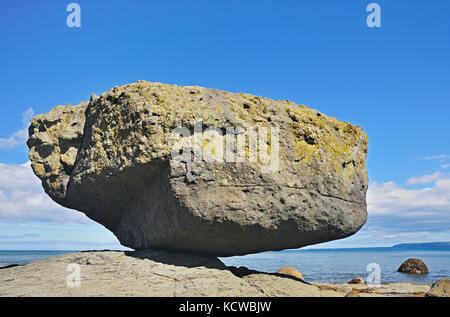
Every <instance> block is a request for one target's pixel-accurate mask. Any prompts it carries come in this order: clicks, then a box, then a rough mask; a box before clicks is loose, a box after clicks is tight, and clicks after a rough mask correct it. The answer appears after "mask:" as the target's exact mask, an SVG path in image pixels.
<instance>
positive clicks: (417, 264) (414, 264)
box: [397, 258, 428, 275]
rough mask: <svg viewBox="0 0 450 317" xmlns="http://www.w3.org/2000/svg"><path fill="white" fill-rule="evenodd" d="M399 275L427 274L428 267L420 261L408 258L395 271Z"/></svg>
mask: <svg viewBox="0 0 450 317" xmlns="http://www.w3.org/2000/svg"><path fill="white" fill-rule="evenodd" d="M397 271H398V272H401V273H409V274H418V275H422V274H428V267H427V266H426V264H425V263H424V262H423V261H422V260H421V259H416V258H410V259H408V260H406V261H405V262H403V263H402V265H400V267H399V268H398V270H397Z"/></svg>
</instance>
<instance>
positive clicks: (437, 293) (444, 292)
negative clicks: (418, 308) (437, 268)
mask: <svg viewBox="0 0 450 317" xmlns="http://www.w3.org/2000/svg"><path fill="white" fill-rule="evenodd" d="M425 296H426V297H450V278H446V279H443V280H439V281H436V282H435V283H434V284H433V285H432V286H431V288H430V290H429V291H428V293H427V294H426V295H425Z"/></svg>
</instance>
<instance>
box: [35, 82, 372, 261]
mask: <svg viewBox="0 0 450 317" xmlns="http://www.w3.org/2000/svg"><path fill="white" fill-rule="evenodd" d="M199 121H202V129H203V130H205V129H206V128H208V127H210V128H212V127H214V128H216V129H218V130H219V131H225V132H227V130H226V129H227V128H236V129H237V128H239V127H242V128H243V129H244V130H245V131H247V132H248V131H252V130H251V129H253V128H255V127H257V128H261V127H264V128H267V129H268V132H269V133H271V131H276V128H278V129H279V138H276V137H275V136H276V135H274V136H273V135H270V137H268V140H267V144H266V143H265V144H266V145H267V149H265V148H264V147H260V148H258V147H257V148H256V154H257V159H256V161H255V160H252V159H251V157H252V154H251V153H255V152H254V147H253V145H251V144H250V142H244V143H245V146H244V150H243V153H242V152H239V150H238V149H237V146H236V147H231V154H232V155H233V156H234V155H236V154H237V153H238V152H239V153H240V155H241V156H240V157H241V158H243V162H239V163H237V162H229V161H228V162H219V161H212V162H208V161H207V160H205V159H203V160H201V159H200V160H199V161H198V162H197V161H194V162H192V163H190V161H189V160H187V159H186V157H184V159H183V160H181V161H179V160H175V159H172V157H171V152H172V150H174V142H175V141H174V140H173V134H172V132H173V131H174V129H175V128H178V127H186V128H187V129H188V131H193V132H194V136H191V137H189V136H185V137H184V139H183V140H184V141H192V140H197V141H198V138H200V146H201V147H202V149H205V148H206V147H208V146H209V145H208V144H209V142H211V139H208V138H207V137H206V136H205V137H204V138H202V137H201V133H195V132H196V131H197V132H198V131H202V130H198V129H197V130H196V127H198V122H199ZM236 131H238V130H236ZM237 133H240V132H239V131H238V132H237ZM250 134H251V133H250V132H248V133H247V136H249V135H250ZM227 135H229V134H228V133H227ZM29 136H30V137H29V140H28V142H27V144H28V146H29V148H30V152H29V156H30V159H31V163H32V168H33V170H34V173H35V174H36V175H37V176H38V177H39V178H40V179H41V180H42V185H43V187H44V189H45V191H46V193H47V194H48V195H49V196H50V197H51V198H52V199H53V200H55V201H56V202H57V203H59V204H61V205H63V206H65V207H68V208H72V209H76V210H79V211H81V212H83V213H85V214H86V215H87V216H88V217H89V218H91V219H93V220H95V221H97V222H99V223H101V224H103V225H104V226H105V227H106V228H108V229H109V230H111V231H112V232H113V233H114V234H115V235H116V236H117V238H118V239H119V241H120V242H121V243H122V244H123V245H125V246H128V247H131V248H133V249H148V248H156V249H165V250H178V251H189V252H195V253H201V254H210V255H217V256H231V255H242V254H247V253H253V252H261V251H267V250H281V249H288V248H299V247H302V246H306V245H310V244H316V243H321V242H325V241H330V240H334V239H340V238H345V237H347V236H349V235H352V234H354V233H355V232H357V231H358V230H359V228H361V226H362V225H363V224H364V223H365V221H366V217H367V212H366V209H367V208H366V200H365V196H366V191H367V185H368V179H367V174H366V171H365V158H366V154H367V147H368V141H367V137H366V135H365V133H364V132H363V131H362V129H361V128H359V127H355V126H353V125H351V124H349V123H343V122H340V121H338V120H336V119H334V118H331V117H328V116H326V115H324V114H321V113H319V112H318V111H316V110H312V109H310V108H307V107H305V106H303V105H297V104H294V103H292V102H289V101H274V100H270V99H268V98H262V97H257V96H252V95H248V94H242V93H228V92H224V91H220V90H216V89H207V88H201V87H180V86H175V85H164V84H159V83H149V82H144V81H140V82H137V83H135V84H130V85H126V86H121V87H115V88H113V89H111V90H110V91H108V92H106V93H104V94H102V95H100V96H95V95H93V96H92V97H91V99H90V101H89V102H82V103H80V104H79V105H77V106H58V107H56V108H54V109H53V110H52V111H50V112H49V113H47V114H42V115H38V116H36V117H35V118H34V119H32V124H31V126H30V128H29ZM247 136H246V137H247ZM266 136H267V134H266ZM224 139H225V137H223V138H222V139H221V138H220V137H218V138H217V139H214V140H216V141H217V142H218V141H223V140H224ZM236 140H238V139H237V138H236ZM197 141H196V142H197ZM216 141H214V142H211V144H213V145H214V144H218V143H217V142H216ZM247 141H248V140H247ZM277 141H278V142H277ZM237 142H238V141H236V144H237ZM277 148H279V156H276V157H275V156H270V162H268V161H264V160H263V159H262V157H263V156H262V155H261V153H264V152H268V153H269V152H270V154H271V155H272V153H276V149H277ZM250 149H251V151H250ZM215 150H217V148H215V147H213V150H212V151H211V152H214V151H215ZM259 150H261V151H259ZM258 151H259V152H258ZM186 153H187V152H186ZM188 154H189V157H190V158H194V159H197V158H198V155H197V156H195V157H193V156H191V155H190V153H188ZM258 155H259V156H258ZM258 157H259V158H260V159H258ZM235 158H236V157H235ZM236 160H237V158H236ZM277 162H278V164H276V163H277ZM264 166H265V167H266V170H265V171H263V169H262V168H263V167H264ZM268 166H269V167H270V168H268V169H267V167H268ZM274 166H275V168H273V167H274Z"/></svg>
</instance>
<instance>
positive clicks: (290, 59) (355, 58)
mask: <svg viewBox="0 0 450 317" xmlns="http://www.w3.org/2000/svg"><path fill="white" fill-rule="evenodd" d="M370 2H371V1H361V0H358V1H357V0H348V1H333V0H316V1H313V0H308V1H299V0H295V1H268V0H265V1H264V0H258V1H256V0H246V1H242V0H241V1H235V0H227V1H211V0H209V1H198V0H194V1H184V0H172V1H143V0H142V1H137V0H136V1H114V0H108V1H106V0H105V1H100V0H90V1H77V3H78V4H79V5H80V7H81V28H69V27H68V26H67V25H66V17H67V15H68V14H69V13H68V12H66V6H67V5H68V4H69V3H70V1H62V0H58V1H56V0H54V1H50V0H47V1H44V0H43V1H25V0H17V1H8V2H6V1H2V2H1V3H0V41H1V43H2V49H1V50H0V70H1V71H0V87H1V89H0V107H1V115H2V116H1V120H2V124H1V125H0V201H1V202H0V249H8V248H9V249H17V248H19V249H29V248H35V249H36V248H37V249H39V248H41V249H42V248H44V249H47V248H55V249H85V248H108V247H110V248H113V247H117V246H118V242H117V240H116V239H115V238H114V236H113V235H112V234H111V233H109V232H108V231H107V230H106V229H104V228H103V227H102V226H100V225H98V224H95V223H93V222H91V221H90V220H88V219H87V218H86V217H84V216H83V215H82V214H79V213H77V212H74V211H69V210H64V209H63V208H61V207H59V206H57V205H56V204H54V203H53V202H52V201H50V200H49V198H48V197H46V196H45V195H44V194H43V193H42V190H41V189H40V187H39V183H38V182H37V179H36V180H35V179H34V178H35V177H34V176H32V175H31V174H30V173H29V171H30V168H29V166H28V165H27V163H26V162H27V161H28V157H27V150H26V147H25V145H24V139H25V137H26V136H25V134H26V133H25V130H24V128H25V127H26V122H27V119H29V117H30V116H31V114H32V113H34V114H37V113H43V112H48V111H49V110H50V109H51V108H53V107H54V106H56V105H59V104H67V103H71V104H78V103H79V102H80V101H82V100H88V99H89V96H90V95H91V93H96V94H100V93H102V92H104V91H107V90H108V89H109V88H111V87H113V86H116V85H122V84H127V83H131V82H135V81H137V80H140V79H144V80H148V81H159V82H164V83H170V84H178V85H200V86H205V87H211V88H219V89H223V90H227V91H232V92H247V93H252V94H256V95H261V96H265V97H269V98H272V99H289V100H291V101H294V102H297V103H301V104H305V105H308V106H310V107H312V108H316V109H318V110H319V111H321V112H323V113H325V114H327V115H331V116H334V117H336V118H338V119H340V120H342V121H349V122H351V123H353V124H355V125H360V126H362V127H363V129H364V130H365V131H366V132H367V134H368V136H369V140H370V147H369V157H368V160H367V170H368V173H369V178H370V182H371V183H370V189H369V194H368V202H369V220H368V223H367V224H366V226H365V227H364V228H363V229H362V230H361V231H360V232H359V233H358V234H356V235H354V236H352V237H350V238H348V239H344V240H339V241H333V242H331V243H327V244H324V245H321V246H319V247H354V246H355V247H358V246H384V245H392V244H395V243H400V242H421V241H438V240H447V241H450V229H449V228H450V142H449V137H450V133H449V130H448V129H449V125H450V40H449V38H450V19H449V17H450V2H449V1H447V0H435V1H425V0H416V1H414V0H408V1H406V0H396V1H377V3H378V4H379V5H380V6H381V28H369V27H367V25H366V17H367V15H368V14H369V13H368V12H366V7H367V5H368V4H369V3H370ZM24 122H25V123H24ZM30 197H32V198H33V199H31V198H30Z"/></svg>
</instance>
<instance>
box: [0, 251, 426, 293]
mask: <svg viewBox="0 0 450 317" xmlns="http://www.w3.org/2000/svg"><path fill="white" fill-rule="evenodd" d="M74 264H75V265H74ZM78 265H79V266H78ZM77 267H79V269H80V270H79V272H80V279H79V281H80V286H79V287H76V286H75V287H69V286H68V281H69V284H70V285H72V286H74V284H73V282H75V281H76V279H74V278H73V277H74V276H75V275H74V274H76V268H77ZM236 272H239V273H240V274H236ZM429 289H430V285H426V284H413V283H395V284H383V285H381V286H379V287H369V286H367V285H349V284H309V283H305V282H303V281H301V280H300V279H296V278H295V277H288V276H281V275H279V274H277V273H273V274H269V273H261V272H256V271H252V270H243V269H242V268H241V269H237V268H228V267H227V266H226V265H225V264H224V263H222V262H221V261H220V260H219V259H218V258H216V257H211V256H196V255H186V254H173V253H167V252H164V251H154V250H145V251H130V252H128V251H125V252H123V251H93V252H90V251H89V252H78V253H70V254H66V255H62V256H58V257H54V258H48V259H43V260H39V261H35V262H32V263H30V264H27V265H23V266H16V267H10V268H5V269H2V270H0V296H3V297H9V296H27V297H28V296H49V297H59V296H70V297H87V296H89V297H90V296H108V297H111V296H151V297H172V296H186V297H206V296H217V297H243V296H245V297H278V296H282V297H345V296H347V297H352V296H358V297H359V296H424V295H425V294H426V293H427V292H428V291H429Z"/></svg>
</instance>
